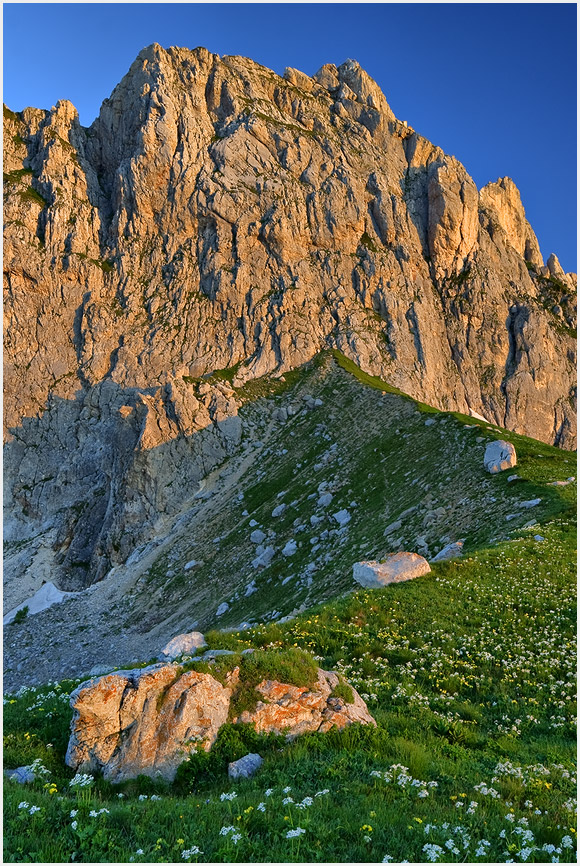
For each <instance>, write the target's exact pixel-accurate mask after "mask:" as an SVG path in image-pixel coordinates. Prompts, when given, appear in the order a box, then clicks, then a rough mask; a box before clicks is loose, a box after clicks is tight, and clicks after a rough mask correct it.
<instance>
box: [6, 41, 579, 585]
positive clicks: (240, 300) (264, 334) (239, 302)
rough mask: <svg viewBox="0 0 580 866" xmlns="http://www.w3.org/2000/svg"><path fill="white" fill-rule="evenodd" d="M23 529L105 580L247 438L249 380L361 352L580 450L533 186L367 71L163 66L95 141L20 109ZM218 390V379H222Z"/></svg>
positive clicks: (570, 355)
mask: <svg viewBox="0 0 580 866" xmlns="http://www.w3.org/2000/svg"><path fill="white" fill-rule="evenodd" d="M4 149H5V150H4V166H5V240H4V269H5V304H4V312H5V321H6V328H5V354H4V361H5V368H4V387H5V402H4V405H5V425H6V435H7V440H8V447H7V453H6V458H5V470H6V481H5V491H6V496H7V503H6V506H7V507H6V515H7V524H6V537H7V538H8V539H9V540H15V541H19V540H20V539H22V538H27V537H32V536H36V537H38V538H39V539H40V538H42V544H43V549H44V551H45V552H46V556H49V553H48V552H49V551H52V553H50V556H51V557H52V560H51V562H50V572H51V579H56V580H57V582H58V583H59V585H60V586H61V587H62V588H64V589H79V588H82V587H84V586H86V585H88V584H90V583H92V582H94V581H96V580H99V579H101V578H102V577H103V576H104V575H105V574H106V573H107V572H108V570H109V569H110V568H111V567H112V566H114V565H115V564H116V563H120V562H124V561H125V560H126V559H127V557H128V556H129V555H130V553H131V551H132V550H134V548H135V547H136V546H137V545H138V544H141V543H143V542H146V541H148V540H149V539H150V538H152V537H153V536H154V534H155V531H156V527H158V525H159V523H160V521H162V520H163V519H165V518H166V517H167V516H168V515H169V516H170V515H172V514H175V513H176V511H177V510H178V509H179V507H180V506H181V504H182V502H183V499H184V497H186V496H188V495H193V493H195V490H196V489H197V486H198V484H199V482H200V481H201V480H202V479H203V478H204V477H205V476H206V475H207V473H208V472H209V471H210V470H211V469H212V468H213V467H214V466H215V465H216V464H217V463H219V462H220V461H221V460H223V459H224V458H225V457H226V456H227V455H228V454H230V453H231V452H232V449H233V448H235V446H236V444H237V443H238V442H239V440H240V436H241V427H240V421H239V418H238V417H237V409H238V405H239V401H238V400H237V398H236V395H235V393H234V390H233V389H232V387H231V385H230V383H229V382H227V381H225V380H224V376H223V372H220V371H223V370H224V369H226V368H229V369H230V371H231V375H230V378H232V376H234V374H235V378H234V379H233V382H234V384H235V385H238V384H241V383H243V382H245V381H246V380H248V379H251V378H253V377H257V376H260V375H263V374H266V373H271V372H276V373H283V372H284V371H286V370H289V369H291V368H295V367H297V366H298V365H300V364H302V363H304V362H306V361H308V360H310V359H311V358H312V357H313V356H315V355H316V354H317V353H318V352H320V350H321V349H324V348H327V347H336V348H338V349H340V350H341V351H342V352H344V353H345V354H346V355H347V356H348V357H349V358H351V359H353V360H354V361H356V363H357V364H359V365H360V366H361V367H363V368H364V369H365V370H367V371H369V372H372V373H375V374H378V375H380V376H382V377H383V378H384V379H386V380H387V381H389V382H391V383H392V384H393V385H395V386H396V387H398V388H400V389H401V390H403V391H404V392H406V393H408V394H410V395H411V396H413V397H416V398H420V399H421V400H423V401H425V402H428V403H430V404H432V405H434V406H437V407H439V408H442V409H454V410H460V411H463V412H465V413H468V412H471V413H477V414H478V415H480V416H483V417H485V418H488V419H490V420H491V421H493V422H495V423H497V424H500V425H502V426H505V427H508V428H510V429H513V430H516V431H517V432H522V433H526V434H527V435H530V436H534V437H537V438H540V439H543V440H545V441H547V442H552V443H555V444H558V445H561V446H562V447H566V448H572V447H574V442H575V439H574V436H575V433H574V430H575V427H574V424H575V414H574V411H575V410H574V407H575V391H574V388H575V367H574V364H575V342H574V337H573V329H574V327H575V277H574V275H566V274H564V272H563V271H562V269H561V267H560V265H559V263H558V262H557V259H556V258H555V257H554V256H552V257H550V259H549V260H548V263H547V265H546V266H544V264H543V261H542V256H541V254H540V251H539V247H538V243H537V240H536V238H535V235H534V233H533V230H532V228H531V227H530V225H529V224H528V222H527V221H526V218H525V214H524V210H523V207H522V204H521V201H520V197H519V193H518V191H517V189H516V187H515V185H514V184H513V182H512V181H510V180H509V178H504V179H503V180H499V181H498V182H496V183H492V184H489V185H488V186H486V187H485V188H484V189H483V190H481V191H479V192H478V190H477V188H476V186H475V184H474V182H473V180H472V179H471V178H470V177H469V175H468V174H467V172H466V170H465V168H464V167H463V166H462V165H461V164H460V163H459V162H458V161H457V160H456V159H454V158H453V157H450V156H448V155H446V154H444V153H443V151H441V150H440V149H439V148H438V147H436V146H434V145H433V144H431V143H430V142H429V141H427V140H426V139H425V138H423V137H422V136H421V135H420V134H418V133H417V132H415V131H414V130H412V129H411V128H410V127H408V126H407V125H406V124H403V123H400V122H399V121H398V120H397V119H396V118H395V117H394V114H393V112H392V110H391V109H390V107H389V106H388V104H387V101H386V99H385V96H384V95H383V94H382V93H381V91H380V89H379V87H378V86H377V85H376V83H375V82H374V81H372V79H371V78H370V77H369V76H368V75H367V74H366V73H365V72H364V70H362V69H361V68H360V66H359V65H358V64H357V63H356V62H354V61H351V60H349V61H346V62H345V63H343V64H342V65H341V66H338V67H336V66H334V65H332V64H327V65H326V66H324V67H322V69H321V70H320V71H319V72H318V73H317V74H316V75H315V76H313V77H312V78H310V77H308V76H306V75H304V74H303V73H301V72H299V71H298V70H294V69H287V70H286V72H285V74H284V77H283V78H281V77H279V76H278V75H276V74H275V73H273V72H272V71H271V70H269V69H266V68H265V67H262V66H260V65H258V64H257V63H254V62H253V61H251V60H247V59H245V58H241V57H219V56H218V55H215V54H211V53H210V52H209V51H207V50H205V49H203V48H198V49H196V50H194V51H189V50H187V49H182V48H171V49H168V50H165V49H163V48H161V47H160V46H159V45H151V46H149V47H148V48H145V49H144V50H143V51H141V52H140V54H139V55H138V57H137V59H136V60H135V62H134V63H133V65H132V66H131V68H130V70H129V71H128V73H127V75H126V76H125V77H124V78H123V80H122V81H121V82H120V83H119V85H118V86H117V87H116V88H115V90H114V91H113V93H112V94H111V96H110V97H109V99H106V100H105V102H104V103H103V105H102V108H101V111H100V114H99V117H98V118H97V119H96V120H95V121H94V123H93V124H92V126H91V127H90V128H88V129H87V128H84V127H82V126H81V125H80V123H79V119H78V115H77V112H76V110H75V108H74V107H73V106H72V105H71V104H70V103H69V102H66V101H60V102H58V103H57V105H56V106H54V107H53V108H51V109H50V110H39V109H32V108H28V109H25V110H24V111H22V112H20V113H18V114H16V113H14V112H12V111H10V110H8V109H5V112H4ZM216 371H217V376H214V377H213V378H212V379H211V381H210V382H207V381H205V380H203V378H202V377H204V376H206V375H207V374H212V373H216Z"/></svg>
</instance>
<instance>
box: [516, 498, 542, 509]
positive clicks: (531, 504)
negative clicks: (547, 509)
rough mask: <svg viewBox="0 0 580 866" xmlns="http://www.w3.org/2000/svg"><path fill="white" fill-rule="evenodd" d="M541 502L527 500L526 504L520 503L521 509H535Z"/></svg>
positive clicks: (538, 500) (539, 500)
mask: <svg viewBox="0 0 580 866" xmlns="http://www.w3.org/2000/svg"><path fill="white" fill-rule="evenodd" d="M541 501H542V500H541V499H526V501H525V502H520V508H535V507H536V505H539V504H540V502H541Z"/></svg>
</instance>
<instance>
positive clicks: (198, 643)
mask: <svg viewBox="0 0 580 866" xmlns="http://www.w3.org/2000/svg"><path fill="white" fill-rule="evenodd" d="M203 646H207V644H206V642H205V638H204V636H203V635H202V633H201V632H200V631H190V632H188V633H187V634H178V635H177V637H174V638H172V639H171V640H170V641H169V643H168V644H167V645H166V646H164V647H163V649H162V650H161V652H162V654H163V655H164V656H166V657H167V658H170V659H176V658H177V657H178V656H180V655H183V654H184V653H192V652H195V650H196V649H199V648H200V647H203Z"/></svg>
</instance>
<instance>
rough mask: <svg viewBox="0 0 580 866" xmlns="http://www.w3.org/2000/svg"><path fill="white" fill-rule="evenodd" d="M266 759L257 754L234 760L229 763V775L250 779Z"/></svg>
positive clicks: (235, 777)
mask: <svg viewBox="0 0 580 866" xmlns="http://www.w3.org/2000/svg"><path fill="white" fill-rule="evenodd" d="M263 763H264V759H263V758H261V757H260V755H257V754H250V755H244V757H243V758H240V759H239V761H232V762H231V764H228V776H229V777H230V779H249V778H250V776H253V775H254V773H256V772H257V771H258V770H259V769H260V767H261V766H262V764H263Z"/></svg>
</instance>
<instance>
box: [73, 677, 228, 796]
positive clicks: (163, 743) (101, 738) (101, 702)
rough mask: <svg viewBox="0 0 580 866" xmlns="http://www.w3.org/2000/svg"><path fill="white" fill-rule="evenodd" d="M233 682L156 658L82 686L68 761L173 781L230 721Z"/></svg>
mask: <svg viewBox="0 0 580 866" xmlns="http://www.w3.org/2000/svg"><path fill="white" fill-rule="evenodd" d="M230 696H231V691H230V689H227V688H224V686H222V685H221V683H219V682H218V681H217V680H215V679H214V678H213V677H212V676H210V675H209V674H201V673H197V672H196V671H187V672H186V673H184V674H181V675H180V668H179V667H178V666H177V665H154V666H151V667H149V668H143V669H141V670H135V671H116V672H115V673H114V674H109V675H108V676H105V677H102V678H101V679H99V680H97V681H96V682H95V681H89V682H88V683H83V684H82V685H80V686H79V687H78V688H77V689H75V691H74V692H73V693H72V694H71V696H70V703H71V706H72V707H73V709H74V716H73V720H72V723H71V732H72V733H71V738H70V741H69V745H68V749H67V753H66V763H67V765H68V766H69V767H72V768H73V769H75V770H76V769H78V770H82V771H83V772H92V771H97V772H102V773H103V776H104V777H105V779H109V780H110V781H112V782H122V781H124V780H125V779H133V778H135V777H136V776H138V775H140V774H144V775H147V776H151V777H153V778H155V777H162V778H164V779H167V780H172V779H173V778H174V777H175V772H176V770H177V767H178V766H179V764H180V763H181V762H182V761H184V760H185V758H186V757H187V755H188V754H189V753H190V752H192V751H195V750H196V749H197V748H200V747H201V748H203V749H205V750H206V751H209V749H210V748H211V745H212V744H213V743H214V742H215V739H216V737H217V733H218V730H219V728H220V727H221V725H223V724H224V722H225V721H226V720H227V717H228V710H229V704H230Z"/></svg>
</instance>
